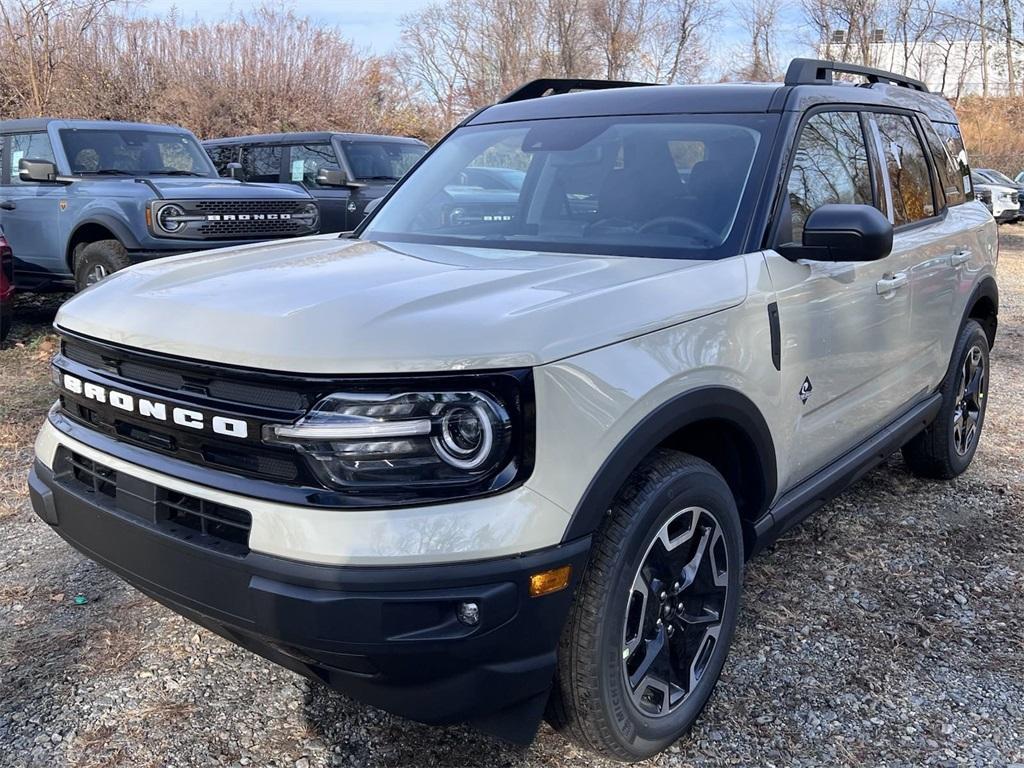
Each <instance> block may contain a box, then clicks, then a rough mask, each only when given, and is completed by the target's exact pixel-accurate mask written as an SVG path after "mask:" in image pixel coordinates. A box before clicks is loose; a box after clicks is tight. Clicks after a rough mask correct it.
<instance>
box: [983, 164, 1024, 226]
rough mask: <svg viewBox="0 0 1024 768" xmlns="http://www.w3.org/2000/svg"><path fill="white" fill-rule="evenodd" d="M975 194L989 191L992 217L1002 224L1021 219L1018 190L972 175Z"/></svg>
mask: <svg viewBox="0 0 1024 768" xmlns="http://www.w3.org/2000/svg"><path fill="white" fill-rule="evenodd" d="M971 184H972V185H973V187H974V191H975V194H978V195H979V196H980V193H981V192H982V191H985V190H987V191H988V192H989V193H990V194H991V196H992V207H991V210H992V216H993V217H994V218H995V220H996V221H997V222H999V223H1000V224H1009V223H1010V222H1014V221H1016V220H1017V219H1018V218H1020V200H1019V199H1018V194H1017V190H1016V189H1014V188H1012V187H1005V186H1003V185H1001V184H992V183H990V182H989V181H987V180H986V179H985V178H983V177H981V176H979V175H978V174H977V173H972V174H971Z"/></svg>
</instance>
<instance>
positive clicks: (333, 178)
mask: <svg viewBox="0 0 1024 768" xmlns="http://www.w3.org/2000/svg"><path fill="white" fill-rule="evenodd" d="M316 183H317V184H319V185H320V186H321V187H344V186H345V185H346V184H347V183H348V179H347V178H345V172H344V171H340V170H338V169H337V168H321V169H320V171H319V172H318V173H317V175H316Z"/></svg>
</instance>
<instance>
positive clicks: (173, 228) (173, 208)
mask: <svg viewBox="0 0 1024 768" xmlns="http://www.w3.org/2000/svg"><path fill="white" fill-rule="evenodd" d="M156 223H157V226H159V227H160V229H162V230H163V231H164V232H177V231H178V230H179V229H181V228H182V227H184V226H185V211H184V209H183V208H182V207H181V206H180V205H174V204H173V203H169V204H167V205H163V206H161V207H160V209H159V210H158V211H157V212H156Z"/></svg>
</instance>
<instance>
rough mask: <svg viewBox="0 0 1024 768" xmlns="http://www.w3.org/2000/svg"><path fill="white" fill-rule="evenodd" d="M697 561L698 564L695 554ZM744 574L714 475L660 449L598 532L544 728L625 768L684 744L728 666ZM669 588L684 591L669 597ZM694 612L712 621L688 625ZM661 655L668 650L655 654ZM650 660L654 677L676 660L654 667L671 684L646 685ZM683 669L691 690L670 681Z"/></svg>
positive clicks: (728, 497)
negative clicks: (665, 596) (675, 744)
mask: <svg viewBox="0 0 1024 768" xmlns="http://www.w3.org/2000/svg"><path fill="white" fill-rule="evenodd" d="M662 536H664V538H661V537H662ZM665 542H669V544H671V547H668V546H666V544H665ZM702 542H703V546H702ZM698 552H702V553H703V556H702V557H695V555H696V554H697V553H698ZM723 561H724V564H725V568H724V569H723V567H722V564H723ZM694 562H696V564H697V565H696V568H694V569H692V570H691V571H690V573H691V575H692V576H693V577H694V578H691V579H689V581H690V583H691V585H689V586H688V585H687V583H686V582H687V579H686V576H685V574H686V573H687V571H686V570H682V571H681V570H680V569H679V564H680V563H687V564H688V565H689V566H692V565H693V563H694ZM658 573H662V574H665V576H666V577H667V575H668V574H678V575H679V576H681V577H682V578H680V579H679V582H676V583H675V584H674V583H671V582H669V581H667V580H664V579H659V580H657V581H654V577H656V576H657V574H658ZM742 575H743V535H742V531H741V528H740V519H739V514H738V513H737V511H736V502H735V500H734V499H733V496H732V494H731V492H730V491H729V486H728V485H727V484H726V482H725V480H724V479H722V476H721V475H720V474H719V473H718V472H717V471H716V470H715V469H714V467H712V466H711V465H710V464H708V463H707V462H705V461H702V460H700V459H697V458H695V457H693V456H689V455H687V454H682V453H677V452H675V451H667V450H659V451H656V452H655V453H653V454H652V455H651V456H649V457H648V458H647V459H646V460H645V461H644V462H643V463H642V464H641V465H640V467H639V468H638V469H637V470H636V471H635V472H634V473H633V475H632V476H631V477H630V479H629V480H628V481H627V482H626V484H625V485H624V486H623V488H622V489H621V491H620V492H619V494H618V497H617V498H616V500H615V502H614V503H613V505H612V507H611V509H610V510H609V515H608V517H607V518H606V520H605V523H604V525H603V526H602V528H601V530H600V531H598V533H597V534H595V539H594V544H593V549H592V554H591V559H590V563H589V565H588V566H587V572H586V574H585V575H584V577H583V580H582V582H581V584H580V587H579V591H578V593H577V595H576V599H575V602H574V604H573V609H572V612H571V615H570V617H569V620H568V622H567V624H566V627H565V629H564V630H563V633H562V637H561V640H560V643H559V651H558V667H557V672H556V677H555V685H554V688H553V690H552V695H551V698H550V700H549V702H548V709H547V719H548V721H549V722H550V723H551V725H552V726H553V727H554V728H555V729H556V730H558V731H561V732H563V733H564V734H565V735H566V736H568V737H569V738H570V739H572V740H573V741H575V742H576V743H578V744H579V745H580V746H582V747H584V748H586V749H589V750H592V751H593V752H596V753H598V754H600V755H602V756H604V757H609V758H613V759H617V760H622V761H626V762H633V761H636V760H642V759H644V758H647V757H650V756H651V755H654V754H656V753H658V752H660V751H661V750H663V749H665V748H666V747H668V746H669V745H670V744H671V743H672V742H674V741H676V740H677V739H678V738H680V737H681V736H683V735H684V734H685V733H686V731H687V730H688V729H689V728H690V726H691V725H692V724H693V722H694V721H695V720H696V718H697V716H698V715H699V714H700V712H701V710H703V709H704V705H705V704H706V703H707V701H708V698H709V697H710V696H711V692H712V691H713V690H714V687H715V684H716V683H717V681H718V676H719V674H720V673H721V670H722V665H723V664H724V663H725V657H726V654H727V652H728V648H729V644H730V643H731V641H732V636H733V633H734V631H735V629H736V618H737V613H738V610H739V602H740V590H741V588H742ZM673 581H675V580H674V579H673ZM658 584H662V585H664V586H665V589H664V590H661V589H660V588H659V587H658V586H657V585H658ZM677 584H678V586H680V587H682V589H681V590H680V591H679V592H678V593H676V594H674V595H673V590H674V589H675V587H676V585H677ZM638 585H641V588H639V589H638V588H637V587H638ZM644 591H646V592H647V595H648V599H647V600H646V601H645V600H644V597H643V593H644ZM662 591H663V592H665V593H668V599H667V600H663V599H662V596H661V594H659V593H660V592H662ZM701 593H703V594H702V595H701ZM666 604H667V606H668V612H667V613H666V611H665V606H666ZM679 606H683V610H680V609H679ZM698 614H702V616H703V618H705V619H712V621H711V623H706V624H704V623H692V621H693V619H695V618H696V617H697V616H698ZM684 616H685V617H686V618H688V619H689V620H690V622H687V621H685V620H684V618H683V617H684ZM655 617H657V619H655ZM663 619H664V620H663ZM715 619H717V621H715ZM669 627H673V628H674V629H669ZM669 633H673V634H669ZM662 644H664V645H662ZM659 646H662V647H664V648H667V650H665V651H664V652H662V653H660V654H656V653H655V650H656V649H658V648H659ZM631 649H632V650H631ZM691 650H692V656H693V661H692V663H689V664H688V663H687V661H688V659H689V657H690V656H689V654H690V651H691ZM648 654H650V659H653V660H655V663H654V665H653V666H650V669H651V671H652V673H654V672H657V670H658V669H659V664H664V663H665V662H666V661H667V660H670V659H671V660H673V662H674V664H673V663H672V662H670V663H669V664H668V666H667V667H664V666H662V667H661V669H662V670H663V672H664V670H668V671H667V673H664V674H662V677H663V678H664V677H667V678H668V679H667V681H666V680H665V679H657V675H655V676H653V677H645V675H644V673H643V671H642V670H643V669H644V668H645V667H646V666H647V661H648ZM665 654H667V655H665ZM679 667H683V668H686V669H689V670H691V671H692V670H694V669H698V670H701V672H700V673H699V676H697V677H696V680H695V682H694V678H693V677H692V676H690V675H687V681H686V686H685V687H686V689H688V690H684V688H683V686H682V685H679V682H680V677H679V676H678V675H677V676H676V678H675V680H673V678H672V676H673V674H675V673H676V672H678V668H679ZM627 675H630V676H631V677H632V681H630V680H627ZM645 680H646V681H647V683H645V682H644V681H645ZM637 682H639V684H638V685H636V686H635V688H634V683H637ZM666 682H667V683H668V685H667V686H666V685H665V683H666ZM673 685H676V686H678V687H677V689H676V690H673V688H672V686H673ZM666 692H667V693H666Z"/></svg>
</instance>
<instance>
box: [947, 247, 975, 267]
mask: <svg viewBox="0 0 1024 768" xmlns="http://www.w3.org/2000/svg"><path fill="white" fill-rule="evenodd" d="M970 260H971V252H970V251H968V250H963V251H957V252H956V253H954V254H953V255H952V256H950V257H949V263H950V264H951V265H952V266H954V267H959V266H960V265H961V264H966V263H967V262H968V261H970Z"/></svg>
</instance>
